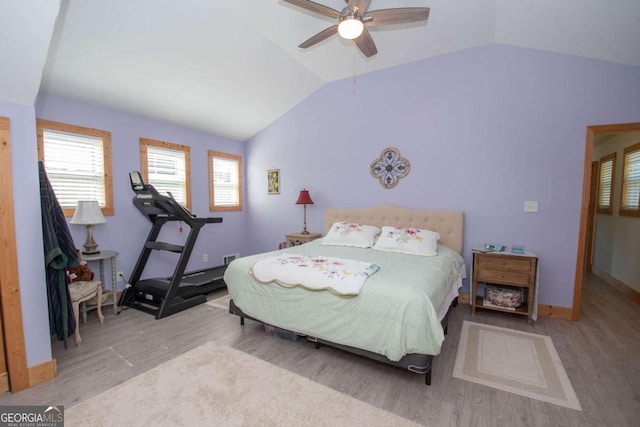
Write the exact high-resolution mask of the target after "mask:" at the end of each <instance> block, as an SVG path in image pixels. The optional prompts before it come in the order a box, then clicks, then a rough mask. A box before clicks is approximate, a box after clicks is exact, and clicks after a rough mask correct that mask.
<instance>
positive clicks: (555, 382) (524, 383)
mask: <svg viewBox="0 0 640 427" xmlns="http://www.w3.org/2000/svg"><path fill="white" fill-rule="evenodd" d="M453 376H454V377H456V378H461V379H463V380H467V381H471V382H474V383H478V384H483V385H486V386H489V387H493V388H497V389H499V390H503V391H507V392H510V393H515V394H519V395H521V396H526V397H529V398H531V399H537V400H541V401H543V402H548V403H553V404H555V405H559V406H564V407H566V408H571V409H575V410H577V411H581V410H582V407H581V406H580V402H579V401H578V397H577V396H576V393H575V391H574V389H573V386H572V385H571V381H570V380H569V377H568V376H567V372H566V371H565V369H564V366H563V365H562V361H561V360H560V357H559V356H558V352H557V351H556V348H555V347H554V345H553V342H552V341H551V338H550V337H548V336H545V335H538V334H532V333H529V332H522V331H516V330H513V329H507V328H500V327H497V326H490V325H483V324H480V323H474V322H469V321H466V320H465V321H464V323H463V325H462V333H461V335H460V343H459V345H458V354H457V355H456V363H455V366H454V368H453Z"/></svg>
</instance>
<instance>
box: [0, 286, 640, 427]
mask: <svg viewBox="0 0 640 427" xmlns="http://www.w3.org/2000/svg"><path fill="white" fill-rule="evenodd" d="M583 289H584V293H583V299H582V302H583V303H582V315H581V319H580V321H578V322H571V321H565V320H556V319H549V318H541V319H539V321H538V322H537V323H535V324H533V325H531V326H528V325H527V322H526V320H525V318H524V317H520V316H516V315H510V314H503V313H497V312H492V311H487V310H479V311H478V312H477V313H476V315H475V316H474V317H473V318H472V317H471V308H470V306H468V305H458V307H456V308H455V309H454V311H453V314H452V316H451V319H450V322H449V334H448V336H447V339H446V340H445V344H444V346H443V348H442V352H441V354H440V355H439V356H438V357H436V358H435V360H434V368H433V369H434V370H433V378H432V385H431V386H426V385H425V384H424V377H423V376H421V375H417V374H413V373H410V372H406V371H404V370H402V369H400V368H396V367H392V366H387V365H383V364H381V363H377V362H374V361H370V360H368V359H365V358H362V357H359V356H355V355H351V354H348V353H345V352H342V351H339V350H336V349H332V348H330V347H326V346H323V347H321V348H320V349H319V350H316V349H315V348H314V346H313V344H312V343H310V342H307V341H306V340H300V341H288V340H285V339H282V338H277V337H271V336H267V335H266V334H265V333H264V329H263V328H262V326H261V325H259V324H257V323H255V322H252V321H250V320H247V321H246V324H245V326H243V327H241V326H240V321H239V318H238V317H236V316H233V315H230V314H228V313H227V312H226V311H225V310H223V309H219V308H214V307H210V306H207V305H204V304H202V305H200V306H197V307H194V308H191V309H189V310H187V311H184V312H182V313H178V314H175V315H173V316H170V317H168V318H165V319H162V320H155V319H154V317H153V316H151V315H149V314H146V313H143V312H140V311H137V310H133V309H128V310H125V311H123V312H122V313H121V314H119V315H118V316H115V315H113V313H112V312H111V310H104V313H105V321H104V324H102V325H101V324H100V323H98V320H97V317H96V315H95V312H91V313H90V314H89V321H88V323H87V324H83V325H81V333H82V338H83V341H82V344H81V346H80V347H75V342H74V341H73V338H72V339H71V341H70V346H69V348H68V349H67V350H65V349H64V347H63V346H62V344H61V343H60V342H58V341H55V340H54V342H53V343H52V345H53V353H54V354H53V356H54V358H55V359H56V360H57V366H58V377H57V378H55V379H54V380H51V381H48V382H46V383H44V384H41V385H39V386H36V387H33V388H31V389H27V390H25V391H22V392H20V393H16V394H8V395H5V396H2V397H0V405H12V404H20V405H28V404H31V405H44V404H52V405H65V407H67V408H69V407H71V406H73V405H74V404H76V403H78V402H81V401H83V400H85V399H88V398H90V397H92V396H95V395H97V394H98V393H101V392H103V391H105V390H108V389H109V388H111V387H113V386H114V385H116V384H120V383H122V382H124V381H126V380H127V379H129V378H131V377H133V376H136V375H138V374H140V373H142V372H145V371H147V370H148V369H151V368H152V367H154V366H157V365H158V364H160V363H162V362H164V361H167V360H169V359H172V358H174V357H176V356H178V355H180V354H182V353H184V352H185V351H187V350H190V349H192V348H194V347H196V346H198V345H200V344H203V343H205V342H207V341H210V340H215V341H217V342H219V343H223V344H226V345H228V346H230V347H233V348H235V349H238V350H241V351H244V352H246V353H248V354H251V355H253V356H255V357H258V358H260V359H263V360H266V361H268V362H270V363H273V364H275V365H278V366H280V367H282V368H285V369H288V370H289V371H292V372H295V373H297V374H299V375H302V376H304V377H308V378H310V379H312V380H313V381H316V382H318V383H320V384H324V385H326V386H328V387H331V388H333V389H335V390H338V391H341V392H343V393H346V394H349V395H351V396H353V397H355V398H357V399H360V400H362V401H365V402H368V403H370V404H372V405H374V406H377V407H380V408H383V409H386V410H388V411H391V412H394V413H396V414H399V415H401V416H403V417H405V418H408V419H411V420H414V421H417V422H419V423H421V424H424V425H428V426H505V427H506V426H580V427H584V426H616V427H622V426H638V425H640V304H638V303H636V302H633V301H631V300H630V299H629V297H628V296H626V295H623V294H622V293H620V292H619V291H618V290H616V289H614V288H612V287H610V286H609V285H607V284H605V283H604V282H602V281H601V280H599V279H598V278H596V277H595V276H592V275H589V274H587V275H586V278H585V283H584V286H583ZM225 293H226V290H220V291H216V292H214V293H212V294H210V295H209V296H208V297H209V299H214V298H217V297H219V296H222V295H224V294H225ZM463 320H472V321H475V322H481V323H487V324H491V325H496V326H502V327H507V328H513V329H519V330H523V331H530V332H534V333H539V334H544V335H549V336H550V337H551V338H552V339H553V342H554V344H555V346H556V349H557V350H558V353H559V355H560V358H561V359H562V361H563V363H564V366H565V369H566V370H567V373H568V375H569V378H570V379H571V382H572V384H573V386H574V388H575V390H576V393H577V395H578V398H579V400H580V403H581V405H582V407H583V411H582V412H579V411H575V410H572V409H567V408H563V407H559V406H556V405H552V404H549V403H544V402H540V401H537V400H532V399H528V398H525V397H521V396H517V395H515V394H511V393H507V392H504V391H499V390H495V389H492V388H490V387H486V386H482V385H478V384H474V383H471V382H467V381H464V380H461V379H457V378H453V377H452V372H453V366H454V361H455V356H456V351H457V347H458V339H459V336H460V330H461V326H462V321H463ZM174 403H175V404H178V402H174ZM265 404H268V399H266V400H265ZM310 410H313V408H310ZM130 416H131V417H135V414H130ZM321 416H322V414H320V413H319V414H318V417H321Z"/></svg>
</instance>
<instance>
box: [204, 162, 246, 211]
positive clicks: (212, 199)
mask: <svg viewBox="0 0 640 427" xmlns="http://www.w3.org/2000/svg"><path fill="white" fill-rule="evenodd" d="M209 210H210V211H241V210H242V158H241V157H240V156H238V155H235V154H227V153H222V152H220V151H211V150H209Z"/></svg>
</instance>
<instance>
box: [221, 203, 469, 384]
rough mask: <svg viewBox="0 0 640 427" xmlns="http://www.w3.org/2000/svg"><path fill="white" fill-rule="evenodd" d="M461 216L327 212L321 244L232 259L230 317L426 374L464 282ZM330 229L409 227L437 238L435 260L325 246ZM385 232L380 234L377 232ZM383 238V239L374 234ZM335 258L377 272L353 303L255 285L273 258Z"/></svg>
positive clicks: (387, 210)
mask: <svg viewBox="0 0 640 427" xmlns="http://www.w3.org/2000/svg"><path fill="white" fill-rule="evenodd" d="M463 222H464V215H463V213H462V212H461V211H423V210H414V209H407V208H401V207H397V206H389V205H383V206H375V207H370V208H360V209H327V210H326V211H325V224H324V234H325V237H323V238H321V239H317V240H315V241H312V242H309V243H306V244H304V245H300V246H296V247H290V248H286V249H282V250H279V251H273V252H267V253H263V254H257V255H252V256H248V257H243V258H238V259H236V260H234V261H233V262H232V263H231V264H230V265H229V266H228V268H227V270H226V272H225V277H224V279H225V282H226V284H227V288H228V290H229V295H230V296H231V301H230V305H229V312H230V313H232V314H235V315H237V316H239V317H240V320H241V324H242V325H244V319H245V318H248V319H252V320H255V321H258V322H261V323H264V324H265V325H269V326H271V327H275V328H278V329H279V330H282V331H288V332H289V333H291V334H295V335H293V336H295V337H305V338H306V339H307V340H308V341H311V342H313V343H315V345H316V348H319V347H320V344H327V345H330V346H333V347H336V348H340V349H342V350H346V351H349V352H352V353H356V354H359V355H362V356H365V357H368V358H371V359H374V360H377V361H380V362H384V363H387V364H390V365H394V366H399V367H401V368H404V369H408V370H410V371H412V372H416V373H419V374H424V375H425V383H426V384H430V383H431V364H432V360H433V357H434V356H436V355H438V354H439V353H440V350H441V348H442V343H443V342H444V336H445V334H446V329H447V321H448V318H449V314H450V312H451V310H452V308H453V307H455V306H456V304H457V297H458V290H459V288H460V286H461V285H462V279H463V278H464V277H465V267H464V261H463V259H462V257H461V256H460V253H461V251H462V239H463ZM336 223H358V224H365V225H368V226H376V227H380V228H382V227H383V226H394V227H411V228H415V229H421V230H431V231H433V232H436V233H438V234H439V237H440V239H439V241H438V242H437V255H436V256H418V255H407V254H404V253H398V252H390V251H386V250H374V249H372V248H361V247H351V246H334V245H328V244H323V240H327V239H329V236H333V234H331V233H330V234H327V233H328V232H329V231H330V230H331V229H332V226H334V224H336ZM383 230H385V229H383ZM380 236H382V234H381V235H380ZM287 255H288V256H300V257H303V256H306V257H318V256H323V257H337V258H338V259H345V260H346V259H348V260H359V261H362V262H366V263H373V264H375V265H377V266H379V269H378V270H377V271H376V272H375V274H372V275H371V276H370V277H368V278H367V279H366V282H365V283H364V286H363V287H362V290H361V292H360V293H359V294H358V295H357V296H353V295H340V294H336V293H335V292H331V291H328V290H321V291H318V290H308V289H306V288H304V287H301V286H294V287H287V286H282V283H280V284H279V283H276V282H270V283H269V282H267V283H263V282H259V281H257V280H256V278H255V277H254V272H253V268H254V267H255V266H257V265H258V263H259V262H260V261H265V260H266V259H267V258H270V259H272V258H274V257H278V256H287Z"/></svg>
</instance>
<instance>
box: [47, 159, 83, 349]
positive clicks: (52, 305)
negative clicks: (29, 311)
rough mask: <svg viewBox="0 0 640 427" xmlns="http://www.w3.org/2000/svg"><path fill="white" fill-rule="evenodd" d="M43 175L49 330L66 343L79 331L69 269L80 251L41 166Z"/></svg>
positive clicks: (75, 264)
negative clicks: (70, 293) (68, 275)
mask: <svg viewBox="0 0 640 427" xmlns="http://www.w3.org/2000/svg"><path fill="white" fill-rule="evenodd" d="M38 170H39V173H40V205H41V210H42V240H43V243H44V259H45V267H46V276H47V296H48V300H49V330H50V332H51V335H54V334H55V335H56V337H57V338H58V339H59V340H63V341H64V347H65V348H67V337H69V336H71V335H72V334H73V333H74V332H75V330H76V319H75V316H74V314H73V307H72V306H71V296H70V295H69V287H68V286H67V272H66V268H67V267H76V266H77V265H78V257H77V255H76V247H75V244H74V243H73V239H72V238H71V233H70V232H69V226H68V225H67V220H66V219H65V217H64V213H63V212H62V208H61V207H60V204H59V203H58V199H57V198H56V195H55V193H54V191H53V187H51V183H50V182H49V179H48V178H47V173H46V172H45V169H44V164H43V163H42V162H38Z"/></svg>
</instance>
